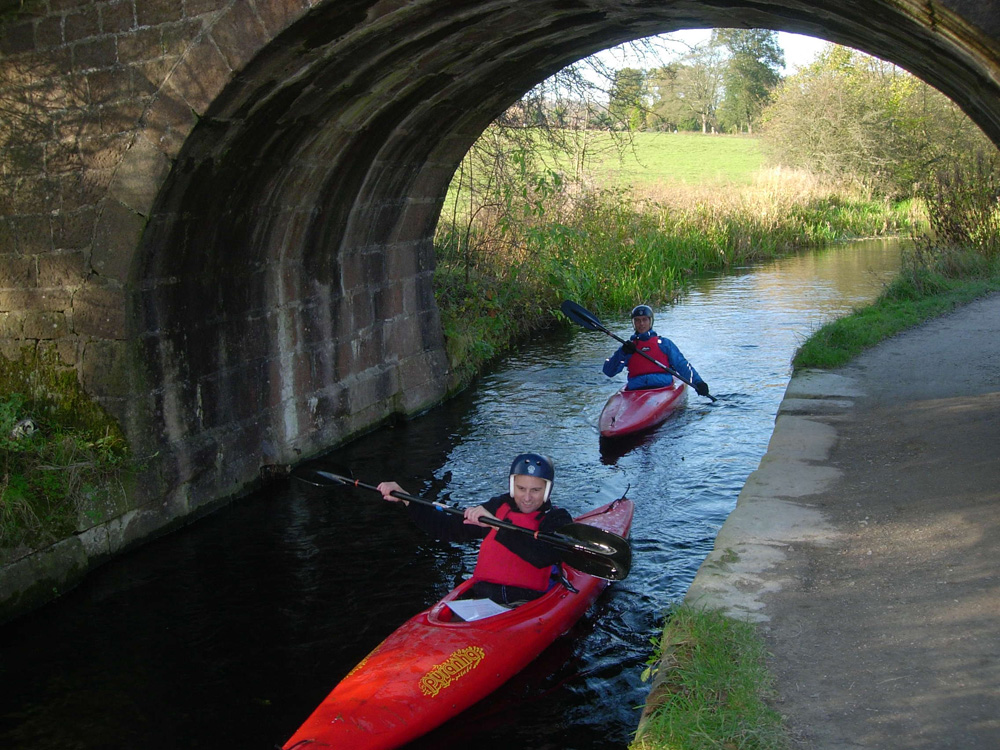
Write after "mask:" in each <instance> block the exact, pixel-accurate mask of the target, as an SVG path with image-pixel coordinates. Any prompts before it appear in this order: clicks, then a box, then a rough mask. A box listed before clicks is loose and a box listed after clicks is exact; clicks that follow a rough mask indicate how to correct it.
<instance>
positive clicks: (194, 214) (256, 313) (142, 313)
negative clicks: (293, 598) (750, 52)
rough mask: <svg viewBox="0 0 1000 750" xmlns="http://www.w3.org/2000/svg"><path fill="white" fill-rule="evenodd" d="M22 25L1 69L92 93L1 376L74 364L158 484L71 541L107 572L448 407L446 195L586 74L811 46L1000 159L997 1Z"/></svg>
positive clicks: (116, 2)
mask: <svg viewBox="0 0 1000 750" xmlns="http://www.w3.org/2000/svg"><path fill="white" fill-rule="evenodd" d="M0 12H3V13H4V15H3V16H2V23H3V25H2V29H0V53H2V55H3V57H2V59H0V68H2V69H4V70H7V71H11V70H21V69H24V70H28V71H29V72H28V73H26V74H25V75H26V76H28V80H29V82H31V83H33V84H34V83H45V82H48V83H49V84H54V85H56V86H58V87H62V88H64V89H65V91H67V92H70V93H67V94H64V95H63V97H62V98H61V99H60V101H61V102H62V103H63V105H64V106H62V108H61V109H60V108H59V107H56V108H55V109H54V110H53V111H47V113H46V114H45V117H46V118H48V120H47V121H46V122H45V123H44V125H45V127H44V128H42V130H41V132H42V133H43V135H41V136H40V137H39V139H38V142H37V143H36V144H33V145H34V146H36V147H37V156H38V159H39V163H38V165H37V169H35V170H33V171H31V170H29V171H31V174H30V175H28V176H27V177H26V178H25V179H23V180H22V181H21V182H20V183H19V187H18V190H17V191H16V192H14V193H13V194H11V196H10V199H9V200H8V201H7V207H6V209H5V210H4V212H3V216H2V217H0V344H2V347H3V349H2V351H3V352H4V353H5V354H6V355H7V356H9V357H15V356H17V355H18V352H20V351H21V350H22V349H23V348H24V347H29V348H32V347H39V346H41V347H46V346H50V347H54V348H55V350H56V351H58V353H59V355H60V356H61V358H62V361H63V363H64V365H65V366H66V367H70V368H74V369H75V370H76V371H77V373H78V376H79V379H80V381H81V383H82V384H83V385H84V387H85V388H86V390H87V392H88V393H89V394H90V395H92V396H93V397H94V398H95V399H97V400H98V401H99V402H100V403H101V404H102V405H104V406H105V407H106V408H107V409H108V410H109V412H110V413H111V414H113V415H114V416H115V417H116V418H117V419H118V420H119V421H120V422H121V423H122V424H123V426H124V428H125V430H126V433H127V435H128V437H129V439H130V441H131V442H132V445H133V446H134V447H135V448H136V450H137V453H138V454H139V455H141V456H145V457H147V461H146V466H147V469H146V473H145V476H144V478H143V479H144V481H142V482H141V483H140V484H139V487H140V488H139V489H137V491H136V492H137V495H136V497H135V498H134V499H133V503H132V505H133V507H132V508H130V509H129V510H127V511H126V512H125V513H124V514H123V515H122V516H120V517H119V518H116V519H110V520H108V521H106V522H104V523H102V524H99V525H98V526H97V527H96V528H94V529H90V530H88V531H86V532H85V533H83V534H81V535H80V537H79V539H78V540H77V541H76V542H75V543H76V544H78V545H80V546H81V548H82V550H83V551H82V552H79V553H74V554H77V555H80V554H82V555H83V557H84V558H86V560H97V559H101V558H103V557H105V556H107V555H108V554H113V553H114V552H116V551H117V550H119V549H121V548H123V547H125V546H127V545H128V544H130V543H131V542H132V541H133V540H136V539H139V538H141V537H142V536H144V535H147V534H149V533H153V532H155V531H157V530H159V529H162V528H164V527H165V526H167V525H169V524H170V523H172V522H174V521H175V520H176V519H178V518H180V517H183V516H185V515H188V514H190V513H193V512H195V511H198V510H199V509H204V508H207V507H211V505H212V504H213V503H215V502H216V501H217V500H218V499H220V498H224V497H226V496H229V495H232V494H238V493H240V492H242V491H244V490H245V489H246V488H247V487H249V486H251V485H252V483H253V481H254V480H255V478H256V477H257V476H258V470H259V467H260V466H261V465H264V464H270V463H294V462H295V461H296V460H299V459H301V458H305V457H307V456H309V455H312V454H315V453H317V452H318V451H321V450H322V449H324V448H326V447H328V446H330V445H333V444H336V443H337V442H338V441H341V440H343V439H345V438H346V437H348V436H350V435H352V434H354V433H356V432H358V431H360V430H363V429H366V428H367V427H370V426H371V425H374V424H376V423H378V422H379V421H380V420H382V419H385V418H387V417H388V416H390V415H391V414H394V413H407V414H409V413H414V412H418V411H420V410H421V409H424V408H426V407H428V406H429V405H431V404H433V403H435V402H436V401H438V400H440V399H441V398H443V397H444V396H445V395H446V393H447V390H448V388H449V385H450V382H449V367H448V363H447V361H446V356H445V354H444V350H443V342H442V334H441V330H440V323H439V319H438V314H437V310H436V307H435V305H434V301H433V294H432V287H431V279H432V273H433V250H432V245H431V239H432V233H433V230H434V226H435V224H436V221H437V216H438V212H439V209H440V206H441V204H442V201H443V198H444V195H445V192H446V189H447V186H448V182H449V180H450V178H451V175H452V173H453V171H454V169H455V168H456V166H457V164H458V163H459V161H460V159H461V158H462V156H463V155H464V154H465V152H466V151H467V150H468V148H469V147H470V146H471V145H472V143H473V142H474V140H475V139H476V138H477V137H478V135H479V134H480V133H481V132H482V130H483V129H484V128H485V126H486V125H487V124H488V123H489V122H490V121H491V120H493V119H494V118H495V117H496V116H497V115H499V114H500V113H501V112H502V111H503V110H504V109H505V108H506V107H507V106H508V105H510V104H511V103H513V102H514V101H515V100H516V99H517V98H518V97H519V96H520V95H521V94H523V93H524V92H525V91H527V90H528V89H529V88H530V87H532V86H533V85H534V84H536V83H538V82H539V81H541V80H543V79H544V78H546V77H547V76H549V75H551V74H552V73H554V72H556V71H557V70H559V69H560V68H562V67H564V66H565V65H567V64H569V63H571V62H573V61H575V60H577V59H580V58H581V57H584V56H586V55H588V54H591V53H593V52H596V51H598V50H601V49H604V48H607V47H609V46H613V45H616V44H619V43H621V42H624V41H627V40H632V39H637V38H642V37H645V36H650V35H653V34H658V33H664V32H670V31H675V30H679V29H684V28H705V27H731V26H743V27H759V28H771V29H779V30H786V31H792V32H797V33H802V34H809V35H813V36H817V37H821V38H825V39H828V40H830V41H833V42H837V43H841V44H847V45H849V46H852V47H856V48H859V49H862V50H864V51H866V52H869V53H872V54H875V55H878V56H879V57H882V58H885V59H888V60H891V61H893V62H896V63H898V64H899V65H901V66H902V67H904V68H907V69H908V70H910V71H912V72H913V73H915V74H916V75H918V76H920V77H921V78H923V79H924V80H926V81H927V82H929V83H931V84H932V85H934V86H935V87H937V88H939V89H940V90H941V91H943V92H944V93H945V94H947V95H948V96H950V97H951V98H952V99H954V100H955V101H956V102H957V103H958V104H959V105H960V106H961V107H962V108H963V109H964V110H965V111H966V112H967V113H968V114H969V115H970V116H971V117H972V118H973V119H974V120H975V121H976V122H977V123H978V124H979V125H980V126H981V127H982V128H983V130H984V131H985V132H986V133H987V134H988V135H989V136H990V137H991V138H992V139H993V140H994V142H998V143H1000V2H998V1H997V0H982V1H980V2H974V1H973V0H932V1H930V2H927V1H921V2H917V1H916V0H912V1H911V0H862V1H848V0H814V1H807V0H724V1H721V2H720V1H718V0H711V1H709V0H676V1H673V0H533V1H532V2H523V0H464V1H463V0H183V1H181V0H26V1H25V2H23V3H20V2H17V1H10V0H0ZM30 71H35V72H34V73H32V72H30ZM39 71H41V72H39ZM32 75H33V76H34V78H32ZM86 564H87V563H86V562H85V563H84V565H83V567H86Z"/></svg>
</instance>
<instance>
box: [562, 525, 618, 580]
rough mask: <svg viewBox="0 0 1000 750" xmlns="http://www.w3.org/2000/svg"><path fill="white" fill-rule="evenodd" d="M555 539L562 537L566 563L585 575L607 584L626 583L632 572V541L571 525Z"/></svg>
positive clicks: (564, 528) (594, 529)
mask: <svg viewBox="0 0 1000 750" xmlns="http://www.w3.org/2000/svg"><path fill="white" fill-rule="evenodd" d="M551 536H554V537H559V538H561V541H562V542H563V543H562V544H560V545H559V547H560V549H561V550H562V558H563V561H564V562H566V563H567V564H568V565H571V566H572V567H574V568H576V569H577V570H579V571H580V572H581V573H586V574H587V575H592V576H595V577H596V578H603V579H604V580H606V581H623V580H625V578H626V577H627V576H628V574H629V571H630V570H631V569H632V547H631V546H629V543H628V540H627V539H624V538H622V537H620V536H618V535H617V534H612V533H611V532H610V531H605V530H604V529H599V528H597V527H596V526H590V525H588V524H585V523H571V524H567V525H566V526H563V527H561V528H560V529H559V530H558V531H557V532H556V533H555V534H552V535H551Z"/></svg>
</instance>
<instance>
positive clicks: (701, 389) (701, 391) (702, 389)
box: [694, 383, 708, 396]
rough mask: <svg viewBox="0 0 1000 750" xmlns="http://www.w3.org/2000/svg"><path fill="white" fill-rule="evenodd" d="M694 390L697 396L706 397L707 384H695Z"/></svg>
mask: <svg viewBox="0 0 1000 750" xmlns="http://www.w3.org/2000/svg"><path fill="white" fill-rule="evenodd" d="M694 389H695V391H697V393H698V395H699V396H707V395H708V383H695V384H694Z"/></svg>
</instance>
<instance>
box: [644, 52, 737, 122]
mask: <svg viewBox="0 0 1000 750" xmlns="http://www.w3.org/2000/svg"><path fill="white" fill-rule="evenodd" d="M722 52H723V50H722V47H721V46H720V45H718V44H715V43H712V42H710V43H708V44H704V45H699V46H696V47H694V48H693V49H692V50H691V51H690V52H688V53H687V54H686V55H684V56H683V57H681V58H680V59H679V60H677V61H676V62H675V63H673V64H671V65H667V66H664V67H662V68H656V69H654V70H652V71H650V73H649V75H648V85H649V89H650V92H651V94H652V98H653V105H652V109H653V118H652V119H653V125H654V127H656V128H657V129H659V130H674V129H678V130H701V132H703V133H707V132H709V130H713V129H714V128H715V126H716V110H717V109H718V107H719V101H720V99H721V96H722V91H723V88H722V74H723V69H724V64H725V63H724V60H723V57H722Z"/></svg>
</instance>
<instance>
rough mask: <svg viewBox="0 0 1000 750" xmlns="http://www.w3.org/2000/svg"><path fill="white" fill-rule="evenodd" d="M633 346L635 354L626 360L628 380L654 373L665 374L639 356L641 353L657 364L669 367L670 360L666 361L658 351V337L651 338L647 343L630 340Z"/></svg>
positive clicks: (663, 353)
mask: <svg viewBox="0 0 1000 750" xmlns="http://www.w3.org/2000/svg"><path fill="white" fill-rule="evenodd" d="M632 342H633V343H634V344H635V349H636V353H635V354H633V355H632V356H630V357H629V358H628V376H629V377H630V378H634V377H638V376H639V375H651V374H653V373H656V374H658V375H662V374H663V373H665V372H667V371H666V370H664V369H663V368H662V367H660V366H659V365H654V364H653V363H652V362H650V361H649V360H648V359H646V358H645V357H643V356H642V354H639V352H642V353H643V354H646V355H648V356H650V357H652V358H653V359H655V360H656V361H657V362H662V363H663V364H665V365H666V366H667V367H670V360H669V359H667V355H666V353H665V352H664V351H663V350H662V349H660V337H659V336H652V337H651V338H650V339H649V340H648V341H639V340H638V339H632Z"/></svg>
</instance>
